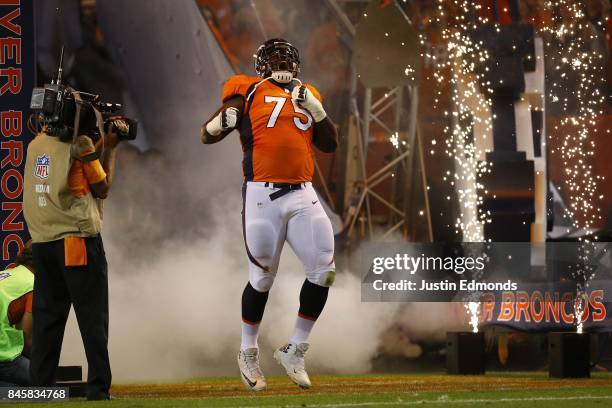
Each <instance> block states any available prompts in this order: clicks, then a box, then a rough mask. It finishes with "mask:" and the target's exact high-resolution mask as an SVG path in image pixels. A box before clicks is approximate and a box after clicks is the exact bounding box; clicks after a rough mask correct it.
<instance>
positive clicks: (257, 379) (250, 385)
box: [238, 348, 266, 391]
mask: <svg viewBox="0 0 612 408" xmlns="http://www.w3.org/2000/svg"><path fill="white" fill-rule="evenodd" d="M258 353H259V350H258V349H256V348H248V349H246V350H240V352H239V353H238V368H240V379H241V380H242V382H243V383H244V386H245V387H246V389H247V390H249V391H263V390H265V389H266V377H264V375H263V372H262V371H261V368H259V356H258Z"/></svg>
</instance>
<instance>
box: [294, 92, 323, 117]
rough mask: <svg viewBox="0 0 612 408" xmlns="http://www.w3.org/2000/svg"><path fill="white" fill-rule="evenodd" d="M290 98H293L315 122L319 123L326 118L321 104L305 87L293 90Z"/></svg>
mask: <svg viewBox="0 0 612 408" xmlns="http://www.w3.org/2000/svg"><path fill="white" fill-rule="evenodd" d="M291 98H293V99H294V100H295V101H296V102H297V103H298V104H299V105H300V106H301V107H302V108H304V109H306V110H307V111H308V112H310V114H311V115H312V118H313V119H314V121H315V122H320V121H322V120H323V119H325V118H326V117H327V113H325V110H324V109H323V104H322V103H321V101H319V100H318V99H317V98H316V97H315V96H314V95H313V94H312V92H311V91H310V89H308V88H307V87H306V85H301V86H300V87H297V86H296V87H295V88H293V92H292V93H291Z"/></svg>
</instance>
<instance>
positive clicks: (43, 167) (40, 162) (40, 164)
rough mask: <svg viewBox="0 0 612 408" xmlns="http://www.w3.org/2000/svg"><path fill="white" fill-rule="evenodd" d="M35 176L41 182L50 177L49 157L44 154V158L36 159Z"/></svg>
mask: <svg viewBox="0 0 612 408" xmlns="http://www.w3.org/2000/svg"><path fill="white" fill-rule="evenodd" d="M34 175H35V176H36V177H38V178H39V179H41V180H44V179H46V178H47V177H49V156H47V155H46V154H43V155H42V156H38V157H36V168H34Z"/></svg>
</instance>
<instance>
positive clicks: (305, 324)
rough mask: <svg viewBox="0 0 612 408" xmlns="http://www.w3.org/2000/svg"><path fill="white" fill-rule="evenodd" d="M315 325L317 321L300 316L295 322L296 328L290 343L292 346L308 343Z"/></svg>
mask: <svg viewBox="0 0 612 408" xmlns="http://www.w3.org/2000/svg"><path fill="white" fill-rule="evenodd" d="M314 324H315V320H310V319H304V318H303V317H300V316H298V317H297V319H296V320H295V328H294V329H293V335H292V336H291V340H290V341H289V342H290V343H292V344H300V343H307V342H308V336H309V335H310V331H311V330H312V327H313V326H314Z"/></svg>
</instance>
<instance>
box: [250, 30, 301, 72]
mask: <svg viewBox="0 0 612 408" xmlns="http://www.w3.org/2000/svg"><path fill="white" fill-rule="evenodd" d="M254 57H255V72H257V75H259V76H260V77H262V78H268V77H270V76H272V78H273V79H274V80H277V81H279V82H290V81H291V80H292V79H293V78H295V77H297V75H298V73H299V72H300V53H299V52H298V50H297V48H295V47H294V46H293V45H292V44H291V43H290V42H289V41H287V40H283V39H282V38H272V39H270V40H267V41H266V42H264V43H263V44H262V45H260V46H259V48H258V49H257V52H256V53H255V55H254Z"/></svg>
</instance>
